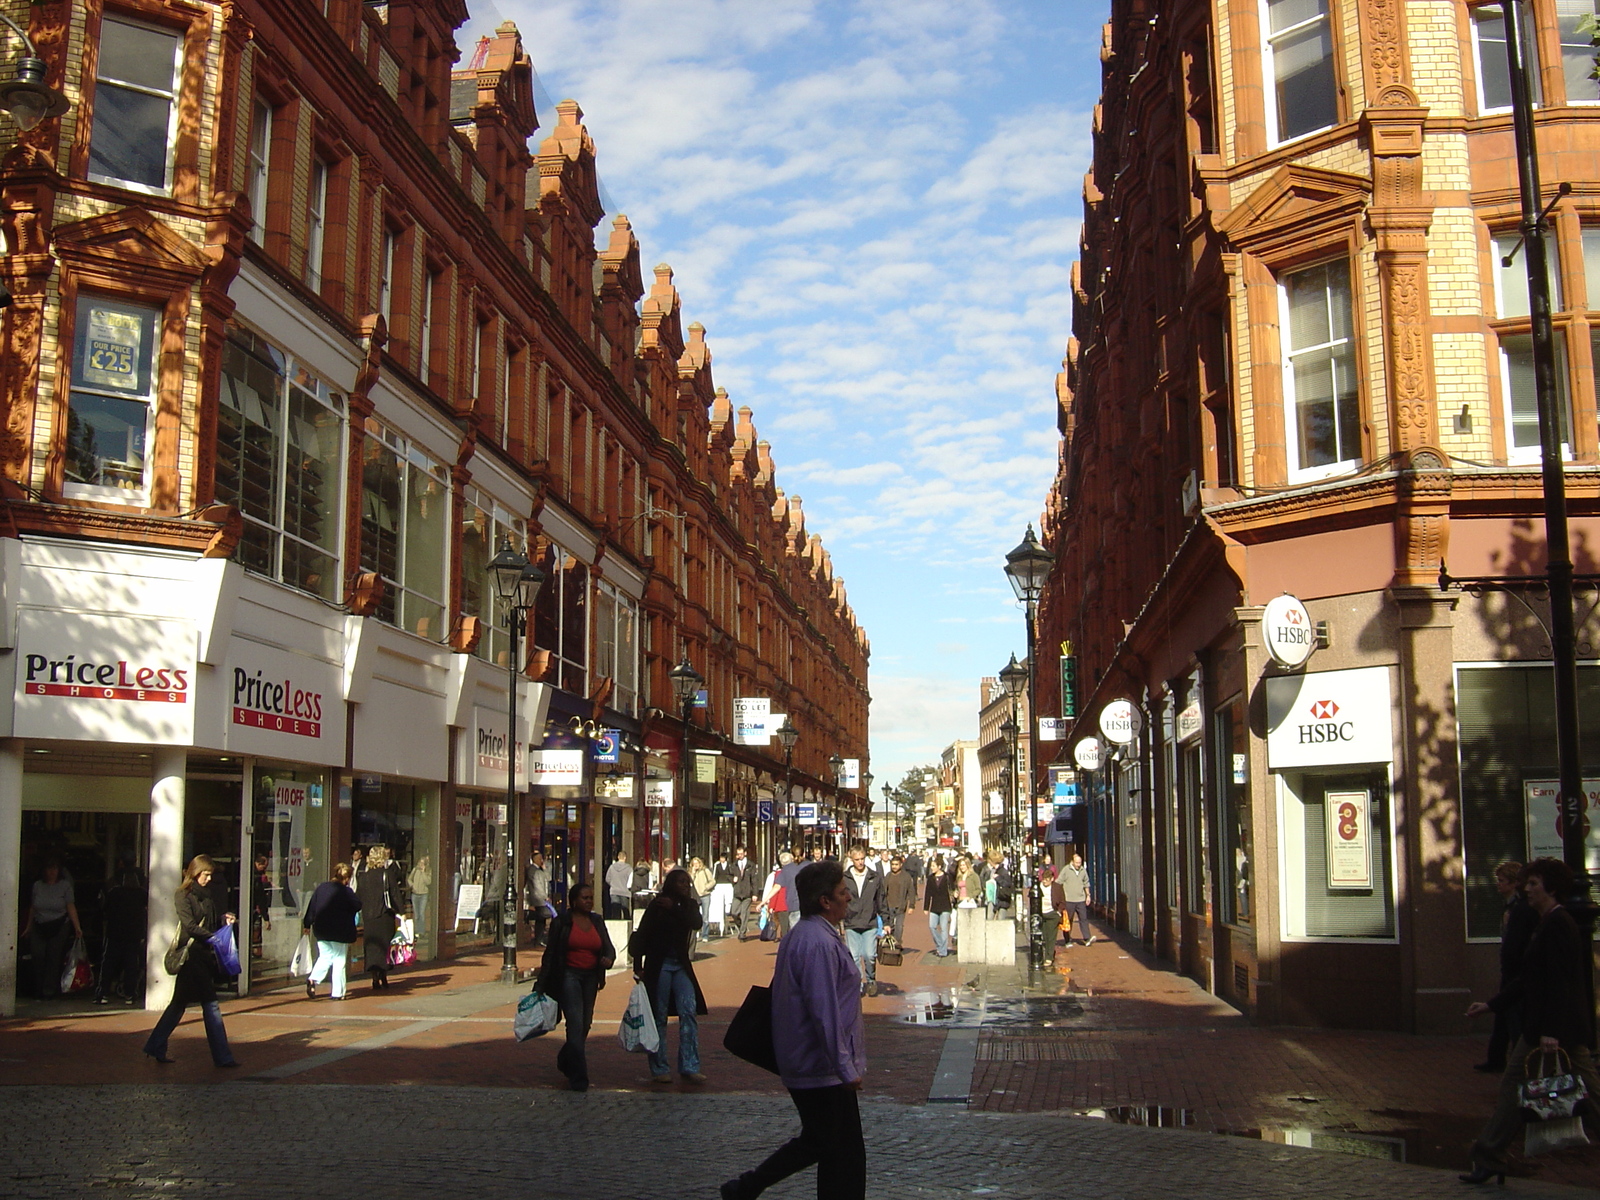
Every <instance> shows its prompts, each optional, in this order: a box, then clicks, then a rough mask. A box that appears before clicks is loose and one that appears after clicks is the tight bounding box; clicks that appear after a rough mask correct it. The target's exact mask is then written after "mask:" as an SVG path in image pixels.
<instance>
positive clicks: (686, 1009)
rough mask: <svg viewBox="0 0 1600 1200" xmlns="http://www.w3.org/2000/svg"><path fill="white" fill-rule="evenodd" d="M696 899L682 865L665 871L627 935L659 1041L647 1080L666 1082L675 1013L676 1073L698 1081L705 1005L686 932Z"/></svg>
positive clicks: (694, 918) (697, 917)
mask: <svg viewBox="0 0 1600 1200" xmlns="http://www.w3.org/2000/svg"><path fill="white" fill-rule="evenodd" d="M700 922H701V914H700V902H699V900H697V899H696V898H695V894H694V881H693V880H692V879H691V878H690V877H689V872H687V871H684V870H674V871H668V872H667V876H666V878H665V879H663V880H662V881H661V893H660V894H659V895H658V896H656V898H655V899H654V900H652V901H650V905H649V907H648V908H646V909H645V910H644V916H643V917H642V918H641V919H640V921H639V928H637V929H635V930H634V931H633V936H632V937H631V938H629V939H628V953H629V954H630V955H631V956H632V958H633V962H634V970H635V971H637V972H638V975H639V978H640V980H641V981H642V982H643V983H644V986H645V989H646V991H647V992H648V993H649V995H650V1001H651V1007H652V1009H653V1011H654V1014H655V1023H656V1030H657V1032H658V1033H659V1034H660V1036H661V1041H660V1044H659V1045H658V1046H657V1047H656V1048H655V1049H654V1050H651V1051H650V1082H651V1083H671V1082H672V1072H671V1071H670V1070H669V1069H668V1067H667V1018H668V1017H671V1016H676V1017H677V1018H678V1074H679V1075H681V1076H682V1077H683V1078H684V1079H685V1080H687V1081H688V1082H689V1083H704V1082H705V1081H706V1077H705V1076H704V1075H702V1074H701V1073H700V1023H699V1018H700V1017H702V1016H704V1015H705V1014H706V1012H707V1011H708V1010H707V1008H706V999H705V996H704V995H702V994H701V991H700V982H699V980H697V979H696V978H695V977H694V965H693V963H692V961H691V956H690V953H689V938H690V936H691V935H692V934H693V933H694V932H695V931H696V930H698V929H699V928H700Z"/></svg>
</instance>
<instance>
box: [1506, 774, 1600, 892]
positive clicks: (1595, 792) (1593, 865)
mask: <svg viewBox="0 0 1600 1200" xmlns="http://www.w3.org/2000/svg"><path fill="white" fill-rule="evenodd" d="M1583 791H1584V795H1585V796H1586V797H1587V799H1588V809H1587V812H1586V813H1585V814H1584V819H1583V861H1584V863H1585V865H1586V866H1587V867H1588V869H1589V870H1590V871H1600V833H1597V832H1596V830H1595V817H1596V816H1597V815H1600V813H1597V812H1596V810H1597V809H1600V783H1596V782H1595V781H1594V780H1588V779H1586V780H1584V783H1583ZM1560 799H1561V785H1560V784H1559V783H1557V782H1556V781H1555V780H1554V779H1530V780H1528V781H1527V782H1526V783H1524V784H1523V785H1522V801H1523V809H1524V812H1525V815H1526V819H1527V824H1528V861H1529V862H1532V861H1533V860H1534V859H1536V858H1563V857H1564V855H1565V852H1566V846H1565V844H1564V842H1563V835H1564V833H1565V832H1566V822H1564V821H1563V820H1562V818H1561V807H1560Z"/></svg>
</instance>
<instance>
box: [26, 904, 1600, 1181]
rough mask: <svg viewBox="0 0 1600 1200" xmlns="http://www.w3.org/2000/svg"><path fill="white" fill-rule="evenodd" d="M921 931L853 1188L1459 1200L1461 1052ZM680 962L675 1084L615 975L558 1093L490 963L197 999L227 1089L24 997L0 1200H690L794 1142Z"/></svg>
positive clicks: (1470, 1104) (882, 1032)
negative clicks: (373, 1179) (371, 1175)
mask: <svg viewBox="0 0 1600 1200" xmlns="http://www.w3.org/2000/svg"><path fill="white" fill-rule="evenodd" d="M927 937H928V935H927V928H926V925H925V924H922V923H919V922H917V921H911V922H908V938H907V941H908V943H909V949H910V952H909V953H908V954H907V956H906V962H905V965H904V966H902V967H898V968H884V969H883V970H882V971H881V972H880V976H881V978H882V980H883V990H882V993H881V994H880V995H879V996H878V997H876V998H872V999H868V1000H867V1001H865V1005H866V1008H867V1013H868V1051H869V1067H870V1074H869V1080H868V1088H867V1093H866V1099H865V1101H864V1103H865V1104H866V1105H867V1112H868V1120H867V1125H868V1140H869V1151H870V1153H871V1156H872V1158H871V1162H872V1177H873V1179H874V1181H875V1183H874V1188H875V1192H874V1195H875V1197H881V1198H883V1200H892V1198H893V1197H899V1196H907V1197H913V1196H914V1197H924V1196H930V1197H932V1196H968V1195H997V1196H1033V1195H1041V1196H1042V1195H1053V1194H1057V1193H1058V1192H1059V1190H1060V1181H1061V1178H1062V1177H1063V1174H1064V1173H1066V1174H1070V1176H1071V1178H1072V1179H1073V1181H1074V1189H1075V1190H1082V1189H1092V1191H1093V1193H1094V1194H1095V1195H1097V1196H1130V1197H1134V1196H1156V1197H1160V1196H1169V1195H1170V1196H1185V1197H1211V1196H1219V1197H1220V1196H1270V1195H1290V1194H1293V1195H1299V1196H1311V1197H1321V1196H1327V1197H1336V1196H1362V1197H1365V1196H1379V1195H1382V1196H1433V1195H1440V1196H1447V1195H1460V1194H1463V1193H1462V1192H1461V1189H1460V1185H1459V1184H1457V1183H1456V1181H1455V1177H1454V1174H1452V1173H1448V1171H1447V1170H1446V1169H1448V1170H1459V1169H1461V1168H1462V1167H1463V1166H1464V1165H1465V1162H1466V1146H1467V1144H1468V1143H1469V1142H1470V1140H1471V1137H1472V1135H1473V1133H1474V1132H1476V1129H1477V1127H1478V1125H1479V1124H1481V1122H1482V1120H1483V1118H1484V1116H1485V1115H1486V1114H1487V1112H1488V1111H1489V1107H1490V1104H1491V1103H1492V1096H1493V1093H1494V1083H1495V1081H1494V1080H1492V1079H1489V1078H1486V1077H1484V1076H1481V1075H1478V1074H1476V1073H1474V1072H1473V1071H1472V1070H1471V1069H1470V1066H1471V1063H1473V1062H1474V1061H1476V1060H1477V1056H1478V1054H1479V1053H1480V1052H1481V1050H1482V1042H1481V1039H1480V1038H1477V1037H1473V1038H1416V1037H1410V1036H1406V1035H1400V1034H1373V1033H1350V1032H1343V1031H1331V1030H1299V1029H1260V1028H1255V1027H1252V1026H1250V1025H1249V1024H1248V1023H1247V1022H1246V1021H1245V1020H1244V1019H1243V1018H1242V1017H1240V1016H1239V1014H1238V1013H1236V1012H1235V1011H1234V1010H1233V1009H1231V1008H1229V1007H1227V1006H1226V1005H1224V1004H1221V1003H1220V1002H1218V1001H1217V1000H1216V999H1215V998H1213V997H1210V996H1207V995H1206V994H1205V993H1204V992H1203V991H1201V989H1200V988H1198V987H1197V986H1196V985H1194V984H1193V983H1192V982H1191V981H1189V980H1187V979H1184V978H1183V977H1181V976H1179V975H1177V974H1175V973H1173V972H1172V971H1170V970H1168V969H1166V968H1165V967H1164V966H1162V965H1160V964H1155V963H1152V962H1150V961H1149V960H1148V959H1147V958H1146V957H1145V956H1144V955H1143V953H1142V951H1140V950H1139V949H1138V948H1137V947H1136V946H1134V945H1132V944H1130V943H1128V942H1126V941H1125V940H1104V939H1103V940H1101V941H1098V942H1097V943H1096V944H1095V945H1094V946H1092V947H1088V948H1085V947H1081V946H1080V947H1073V948H1072V949H1070V950H1064V951H1062V952H1061V954H1060V955H1059V957H1058V967H1059V968H1060V973H1059V974H1047V975H1043V976H1039V977H1037V978H1036V979H1034V980H1032V981H1030V980H1029V978H1028V974H1027V972H1026V970H1025V969H1020V968H1019V969H1012V968H999V967H996V968H988V969H985V968H978V967H971V966H962V965H957V964H956V963H955V962H954V961H953V960H945V961H939V960H934V959H932V958H931V957H930V956H928V955H927V954H926V953H925V949H924V946H925V944H926V942H927ZM703 949H704V954H703V956H702V958H701V960H700V961H699V962H698V964H697V971H698V973H699V975H700V978H701V981H702V984H703V986H704V989H705V992H706V996H707V1001H708V1003H709V1005H710V1007H711V1014H710V1016H709V1017H708V1018H706V1019H704V1020H703V1021H702V1030H701V1045H702V1052H703V1055H704V1060H705V1071H706V1073H707V1075H708V1076H709V1082H708V1083H707V1084H706V1085H704V1087H703V1088H698V1089H697V1088H695V1087H693V1086H692V1085H687V1084H682V1083H675V1084H673V1085H672V1086H671V1088H670V1089H666V1090H656V1091H652V1090H651V1085H650V1083H649V1082H648V1076H647V1072H646V1069H645V1064H644V1062H643V1059H642V1056H636V1055H629V1054H625V1053H624V1052H623V1051H622V1050H621V1048H620V1047H619V1046H618V1044H617V1041H616V1038H615V1031H616V1024H617V1017H618V1016H619V1014H620V1011H621V1008H622V1006H623V1003H624V1000H625V997H626V992H627V988H626V986H625V985H626V984H627V983H628V976H627V975H626V974H621V975H617V976H615V977H613V979H612V981H611V986H610V987H608V988H607V989H606V990H605V991H604V992H602V993H601V998H600V1003H599V1005H598V1007H597V1014H596V1027H595V1030H594V1033H593V1035H592V1037H591V1040H590V1063H591V1075H592V1078H593V1079H594V1089H593V1090H592V1091H590V1092H589V1093H588V1094H587V1095H583V1096H577V1095H572V1094H571V1093H568V1092H565V1091H561V1090H558V1085H559V1084H560V1082H561V1080H560V1076H559V1075H558V1074H557V1073H556V1071H555V1070H554V1066H553V1060H554V1057H555V1053H556V1051H557V1049H558V1048H559V1046H560V1044H561V1043H560V1038H561V1036H562V1034H561V1031H559V1030H558V1031H557V1032H556V1033H555V1034H553V1035H551V1036H549V1037H545V1038H540V1039H537V1040H535V1041H532V1042H528V1043H524V1044H522V1045H520V1046H519V1045H516V1044H515V1043H513V1042H512V1040H511V1038H510V1036H509V1024H510V1016H511V1011H512V1007H513V1005H514V1002H515V998H516V997H517V996H519V995H520V994H521V993H522V991H524V990H525V985H522V986H519V987H516V988H512V987H509V986H505V985H501V984H499V983H498V982H494V980H495V979H496V977H497V968H498V956H497V955H494V954H484V955H480V956H469V957H465V958H461V959H457V960H455V961H454V962H450V963H436V964H423V965H420V966H418V967H416V968H414V969H412V970H409V971H405V972H397V973H396V974H395V976H394V979H395V987H394V989H393V990H392V991H391V992H389V993H384V994H377V995H375V994H374V993H373V992H372V991H371V990H370V988H368V987H367V986H365V985H364V984H363V983H359V982H358V983H355V984H353V986H352V999H351V1000H350V1002H348V1003H346V1004H343V1005H339V1006H332V1005H329V1004H328V1003H327V1001H326V1000H321V1001H315V1002H312V1001H307V1000H306V999H305V996H304V993H303V992H302V991H300V990H298V988H296V989H291V990H285V991H280V992H276V993H267V994H264V995H257V996H252V997H250V998H248V999H244V1000H238V1001H233V1002H230V1003H228V1004H225V1005H224V1008H225V1011H226V1016H227V1021H228V1028H229V1035H230V1038H231V1039H232V1042H233V1045H234V1048H235V1051H236V1053H237V1054H238V1056H239V1058H240V1060H241V1062H243V1063H244V1070H243V1071H242V1072H241V1073H240V1075H239V1077H237V1078H230V1079H228V1080H227V1081H225V1082H219V1075H220V1074H221V1073H220V1072H217V1071H215V1070H213V1068H212V1067H211V1066H210V1063H209V1059H208V1057H207V1055H206V1053H205V1047H204V1040H203V1037H204V1035H203V1033H202V1031H201V1028H200V1023H199V1021H198V1019H196V1015H195V1014H193V1013H191V1014H190V1019H189V1020H186V1021H185V1023H184V1024H183V1025H182V1026H181V1027H180V1029H179V1031H178V1034H177V1035H176V1036H175V1037H174V1039H173V1043H172V1053H173V1055H174V1056H175V1057H176V1058H177V1059H178V1062H177V1063H175V1064H174V1065H172V1066H170V1067H158V1066H156V1065H154V1064H152V1063H150V1062H149V1061H148V1060H146V1059H144V1057H143V1056H142V1055H140V1054H139V1046H140V1044H141V1042H142V1039H143V1037H144V1035H145V1033H146V1032H147V1031H148V1029H149V1026H150V1024H151V1023H152V1021H153V1019H154V1018H153V1015H152V1014H148V1013H144V1012H138V1011H130V1010H125V1009H117V1008H98V1009H97V1008H92V1007H83V1008H63V1007H57V1008H50V1007H45V1006H39V1005H29V1006H28V1007H27V1008H26V1009H25V1010H24V1012H23V1014H22V1016H21V1017H20V1018H19V1019H17V1020H14V1021H8V1022H5V1023H0V1064H3V1069H4V1080H5V1082H7V1083H9V1084H12V1085H14V1086H10V1087H0V1120H3V1121H4V1126H5V1132H4V1133H3V1134H0V1146H3V1147H4V1156H5V1157H4V1161H5V1163H6V1164H7V1166H6V1168H5V1170H4V1172H3V1173H0V1194H3V1195H15V1196H18V1197H23V1198H25V1200H32V1198H33V1197H39V1198H40V1200H45V1198H51V1197H57V1196H73V1197H77V1196H83V1195H118V1194H129V1195H133V1194H140V1195H143V1194H148V1192H149V1191H150V1190H151V1189H158V1190H162V1191H167V1192H176V1193H188V1192H205V1193H216V1194H225V1195H229V1196H238V1197H257V1196H259V1197H262V1198H263V1200H275V1198H276V1197H280V1196H281V1197H291V1196H292V1197H318V1196H340V1197H344V1196H346V1195H348V1194H349V1191H350V1188H351V1181H352V1179H353V1178H355V1177H357V1176H360V1175H361V1174H362V1172H364V1171H366V1170H368V1169H369V1168H368V1166H367V1164H370V1163H382V1164H388V1165H387V1166H384V1167H383V1168H382V1172H383V1175H384V1178H385V1191H386V1193H389V1194H391V1195H393V1196H395V1197H410V1196H416V1197H423V1196H426V1197H429V1198H430V1200H434V1198H436V1197H446V1196H463V1197H475V1198H476V1197H483V1198H486V1200H487V1198H492V1197H498V1196H511V1195H517V1196H524V1195H528V1194H530V1193H531V1194H539V1195H545V1196H551V1197H561V1196H573V1197H584V1198H585V1200H595V1198H612V1197H615V1198H623V1197H633V1196H651V1197H652V1198H653V1197H656V1196H659V1195H661V1194H662V1189H661V1186H660V1184H659V1183H658V1182H656V1181H659V1180H661V1179H668V1180H672V1181H673V1183H672V1186H671V1187H669V1188H668V1189H666V1190H667V1191H668V1192H669V1193H670V1194H672V1195H675V1196H677V1195H681V1196H684V1197H692V1196H702V1195H703V1196H707V1197H713V1196H715V1194H716V1193H715V1185H716V1184H717V1183H718V1182H719V1181H720V1180H721V1179H722V1178H725V1177H727V1176H729V1175H731V1174H734V1173H736V1172H737V1171H738V1170H740V1169H743V1168H744V1167H746V1166H749V1165H750V1164H751V1163H752V1162H753V1161H754V1160H756V1159H758V1158H759V1157H760V1156H762V1155H763V1154H764V1153H765V1152H766V1151H767V1150H769V1149H770V1148H772V1147H773V1146H775V1145H776V1144H777V1143H778V1142H779V1141H780V1140H782V1139H783V1138H785V1137H787V1136H789V1134H790V1132H791V1131H792V1130H793V1129H795V1128H796V1127H797V1122H796V1120H795V1118H794V1114H793V1109H792V1107H791V1105H790V1104H789V1102H788V1100H787V1098H786V1097H785V1096H784V1094H783V1092H782V1090H781V1088H780V1087H779V1085H778V1083H777V1081H776V1080H775V1079H774V1078H773V1077H772V1076H770V1075H767V1074H765V1073H763V1072H761V1071H759V1070H757V1069H755V1068H753V1067H750V1066H747V1065H746V1064H744V1063H741V1062H739V1061H738V1060H736V1059H733V1058H732V1057H730V1056H729V1055H727V1054H726V1052H724V1051H723V1050H722V1047H721V1039H722V1034H723V1031H724V1029H725V1028H726V1023H727V1020H728V1018H729V1017H730V1016H731V1014H732V1012H733V1010H734V1008H735V1007H736V1006H737V1005H738V1003H739V1001H740V1000H741V999H742V997H743V995H744V992H745V990H746V988H748V986H749V985H750V984H751V983H755V982H765V981H766V979H767V978H768V976H769V975H770V971H771V956H772V954H773V953H774V949H773V947H772V946H771V945H770V944H763V943H760V942H756V941H752V942H749V943H746V944H744V945H738V944H736V943H730V942H713V943H710V944H709V945H707V946H705V947H704V948H703ZM532 961H533V960H532V957H531V956H530V955H529V954H528V953H527V952H524V956H523V959H522V962H523V964H524V966H527V965H529V964H530V963H531V962H532ZM358 978H359V977H358ZM676 1037H677V1034H676V1029H675V1027H674V1030H673V1032H672V1033H671V1037H670V1043H671V1044H675V1043H676ZM310 1085H320V1086H310ZM1156 1126H1164V1127H1166V1128H1154V1127H1156ZM40 1130H60V1131H61V1136H59V1137H55V1136H49V1137H44V1136H40ZM1218 1133H1228V1134H1231V1135H1233V1136H1226V1137H1223V1136H1214V1135H1215V1134H1218ZM1430 1168H1446V1169H1430ZM353 1173H354V1174H353ZM1514 1174H1518V1175H1520V1176H1521V1177H1520V1178H1517V1179H1515V1180H1513V1181H1512V1183H1511V1187H1510V1188H1509V1189H1508V1190H1509V1191H1510V1192H1512V1193H1513V1194H1515V1195H1521V1196H1549V1197H1552V1198H1553V1197H1558V1196H1572V1195H1579V1194H1591V1192H1590V1189H1593V1188H1594V1187H1595V1186H1596V1184H1597V1183H1600V1149H1597V1148H1595V1147H1590V1148H1589V1149H1587V1150H1583V1151H1578V1152H1570V1151H1569V1152H1566V1153H1564V1154H1559V1155H1553V1156H1550V1157H1549V1158H1547V1159H1544V1160H1539V1161H1536V1162H1533V1163H1525V1162H1524V1163H1518V1164H1517V1165H1516V1166H1515V1168H1514ZM812 1179H813V1176H812V1175H810V1174H808V1175H806V1176H804V1177H802V1178H801V1179H799V1180H796V1181H794V1182H792V1183H791V1184H789V1185H788V1186H787V1187H786V1188H784V1189H779V1190H778V1191H775V1192H773V1193H771V1194H772V1195H775V1196H780V1197H782V1196H803V1195H810V1194H813V1189H814V1184H813V1182H812ZM1575 1187H1576V1188H1579V1189H1583V1190H1581V1191H1579V1190H1574V1188H1575Z"/></svg>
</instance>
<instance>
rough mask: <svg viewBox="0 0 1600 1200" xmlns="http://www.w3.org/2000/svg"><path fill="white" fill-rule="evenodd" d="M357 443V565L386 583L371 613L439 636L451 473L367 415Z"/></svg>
mask: <svg viewBox="0 0 1600 1200" xmlns="http://www.w3.org/2000/svg"><path fill="white" fill-rule="evenodd" d="M366 432H367V436H366V439H365V441H364V442H363V443H362V464H361V467H362V470H361V569H362V570H363V571H369V572H376V573H377V574H378V576H379V577H380V578H382V580H383V581H384V583H385V584H386V585H387V587H386V588H385V589H384V597H383V602H382V603H381V604H380V605H379V607H378V613H377V615H378V617H379V619H381V620H384V621H387V622H389V623H390V624H392V625H396V626H398V627H399V628H401V629H404V630H407V631H408V632H410V633H414V634H416V635H417V636H419V637H425V638H431V639H433V640H435V641H438V640H440V639H442V638H443V637H444V636H445V634H446V632H447V630H446V628H445V622H444V610H445V603H444V602H445V595H446V591H447V589H446V578H447V574H446V572H447V565H448V562H449V558H448V553H449V543H450V476H449V473H448V472H447V471H446V470H445V468H444V467H443V465H441V464H440V463H438V462H436V461H434V460H433V459H432V458H430V457H429V456H428V455H427V454H426V453H425V452H424V451H423V450H422V449H421V448H420V447H417V446H415V445H413V444H412V443H411V442H410V441H408V440H407V439H406V438H404V437H402V436H400V435H399V434H397V433H395V432H394V431H393V430H391V429H389V428H388V427H387V426H385V425H384V424H383V423H382V422H381V421H378V420H375V419H371V418H369V419H368V421H367V424H366Z"/></svg>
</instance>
